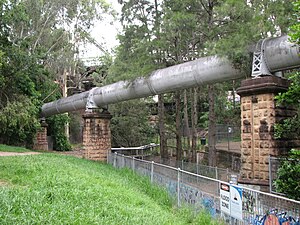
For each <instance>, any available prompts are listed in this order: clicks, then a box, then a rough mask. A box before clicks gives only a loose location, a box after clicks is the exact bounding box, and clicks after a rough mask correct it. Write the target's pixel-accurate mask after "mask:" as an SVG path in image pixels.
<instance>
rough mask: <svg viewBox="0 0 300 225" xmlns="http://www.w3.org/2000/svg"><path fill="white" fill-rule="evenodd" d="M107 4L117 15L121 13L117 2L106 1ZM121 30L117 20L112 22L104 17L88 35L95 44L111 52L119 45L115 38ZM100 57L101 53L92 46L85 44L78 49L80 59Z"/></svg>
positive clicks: (108, 17) (109, 18) (115, 0)
mask: <svg viewBox="0 0 300 225" xmlns="http://www.w3.org/2000/svg"><path fill="white" fill-rule="evenodd" d="M107 2H109V3H111V4H112V6H113V8H114V9H115V10H116V11H117V13H120V12H121V5H120V4H118V2H117V0H107ZM121 29H122V27H121V23H120V22H119V20H116V21H113V19H112V17H111V16H106V17H105V18H104V20H103V21H101V22H98V23H95V26H94V27H93V28H92V29H91V30H90V35H91V37H92V38H93V39H95V40H96V42H97V43H99V44H100V45H101V46H104V47H105V49H106V50H108V51H109V52H111V49H112V48H114V47H116V46H117V45H118V44H119V42H118V40H117V39H116V36H117V34H118V33H119V32H120V31H121ZM102 55H103V53H102V51H101V50H100V49H99V48H97V47H96V46H95V45H93V44H87V45H85V46H81V48H80V58H83V59H87V58H95V57H99V56H102Z"/></svg>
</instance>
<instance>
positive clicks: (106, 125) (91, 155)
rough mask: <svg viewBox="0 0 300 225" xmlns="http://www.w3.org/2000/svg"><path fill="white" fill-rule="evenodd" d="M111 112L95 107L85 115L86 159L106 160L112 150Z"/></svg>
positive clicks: (84, 138) (84, 145) (84, 144)
mask: <svg viewBox="0 0 300 225" xmlns="http://www.w3.org/2000/svg"><path fill="white" fill-rule="evenodd" d="M111 118H112V116H111V114H110V113H109V112H108V111H106V110H103V111H102V112H101V111H100V110H98V109H93V110H92V111H90V112H85V114H84V115H83V119H84V127H83V148H84V157H85V158H86V159H91V160H97V161H105V162H106V160H107V155H108V152H109V151H110V150H111V132H110V120H111Z"/></svg>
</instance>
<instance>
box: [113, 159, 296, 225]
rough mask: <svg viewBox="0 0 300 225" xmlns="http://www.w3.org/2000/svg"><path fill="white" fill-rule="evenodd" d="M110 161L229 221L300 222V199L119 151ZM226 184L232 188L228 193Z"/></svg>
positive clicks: (247, 222)
mask: <svg viewBox="0 0 300 225" xmlns="http://www.w3.org/2000/svg"><path fill="white" fill-rule="evenodd" d="M108 163H110V164H112V165H113V166H114V167H116V168H124V167H127V168H130V169H132V170H134V171H135V172H137V173H138V174H140V175H143V176H147V177H149V179H150V180H151V182H153V183H156V184H159V185H161V186H163V187H164V188H166V190H167V191H168V192H169V193H170V195H171V196H173V197H174V199H176V201H177V205H178V206H181V205H184V204H190V205H192V206H193V208H194V209H195V210H201V209H205V210H207V211H208V212H209V213H210V214H211V215H212V216H213V217H222V218H223V219H224V220H225V221H226V222H227V223H228V224H237V225H240V224H254V225H258V224H259V225H263V224H265V225H267V224H274V225H275V224H284V223H283V222H284V221H287V222H288V223H286V224H290V225H299V224H300V223H297V222H296V221H297V218H298V217H299V216H300V202H299V201H296V200H291V199H287V198H284V197H281V196H277V195H274V194H269V193H264V192H261V191H257V190H253V189H250V188H247V187H242V186H240V185H233V184H229V183H228V182H225V181H221V180H219V179H215V178H210V177H207V176H203V175H198V174H194V173H192V172H188V171H185V170H182V169H180V168H174V167H171V166H167V165H163V164H159V163H155V162H153V161H145V160H141V159H136V158H134V157H129V156H124V155H120V154H118V153H114V154H110V155H109V157H108ZM223 187H228V188H230V191H227V192H228V193H229V195H228V196H227V192H226V190H225V189H224V190H225V191H224V190H223V189H221V188H223ZM220 196H222V198H220ZM239 196H240V200H239ZM235 199H237V200H235ZM227 200H228V201H227ZM227 203H228V204H227ZM272 222H273V223H272Z"/></svg>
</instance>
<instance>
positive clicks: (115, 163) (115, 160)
mask: <svg viewBox="0 0 300 225" xmlns="http://www.w3.org/2000/svg"><path fill="white" fill-rule="evenodd" d="M113 166H114V167H117V153H116V152H115V154H114V162H113Z"/></svg>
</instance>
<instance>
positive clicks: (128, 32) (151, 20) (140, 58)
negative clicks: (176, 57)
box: [110, 0, 168, 159]
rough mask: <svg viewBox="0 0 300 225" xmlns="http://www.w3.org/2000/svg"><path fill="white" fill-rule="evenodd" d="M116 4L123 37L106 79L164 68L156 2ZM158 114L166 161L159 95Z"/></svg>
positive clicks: (162, 108)
mask: <svg viewBox="0 0 300 225" xmlns="http://www.w3.org/2000/svg"><path fill="white" fill-rule="evenodd" d="M119 3H120V4H122V13H121V23H122V25H123V34H121V35H119V41H120V46H119V47H118V48H117V54H116V59H115V61H114V64H113V66H112V68H111V69H110V74H112V75H113V76H112V75H111V76H110V78H111V79H112V80H114V81H116V80H120V79H121V80H122V79H132V78H136V77H138V76H146V75H148V74H150V73H151V72H152V71H153V70H155V69H158V68H161V67H165V62H164V60H163V56H164V53H163V52H162V51H161V46H160V45H161V41H160V18H161V6H160V4H159V1H157V0H154V1H148V0H137V1H134V0H126V1H125V0H124V1H123V0H120V1H119ZM144 104H145V103H144ZM144 109H146V107H144ZM158 114H159V120H160V121H159V128H160V129H159V133H160V153H161V157H162V158H163V159H165V158H168V153H167V149H166V138H165V125H164V120H165V119H164V117H165V116H164V104H163V95H160V96H159V98H158ZM121 119H122V118H120V120H121ZM132 129H134V128H132ZM136 130H138V129H136ZM124 135H126V134H124Z"/></svg>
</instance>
